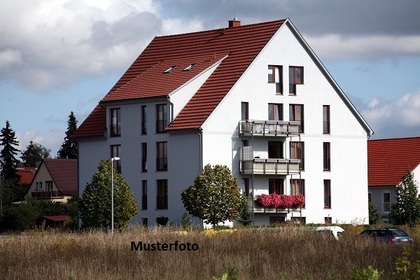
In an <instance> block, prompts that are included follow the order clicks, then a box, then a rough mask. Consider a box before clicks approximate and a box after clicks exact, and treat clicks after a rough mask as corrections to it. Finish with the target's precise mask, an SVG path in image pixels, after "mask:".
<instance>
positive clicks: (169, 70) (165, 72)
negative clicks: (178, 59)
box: [163, 65, 176, 74]
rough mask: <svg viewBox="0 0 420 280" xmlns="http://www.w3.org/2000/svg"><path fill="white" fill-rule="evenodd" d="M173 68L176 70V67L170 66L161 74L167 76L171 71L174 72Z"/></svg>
mask: <svg viewBox="0 0 420 280" xmlns="http://www.w3.org/2000/svg"><path fill="white" fill-rule="evenodd" d="M175 68H176V65H174V66H171V67H169V68H168V69H166V70H165V71H164V72H163V74H169V73H171V72H172V71H174V70H175Z"/></svg>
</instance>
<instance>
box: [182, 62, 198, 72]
mask: <svg viewBox="0 0 420 280" xmlns="http://www.w3.org/2000/svg"><path fill="white" fill-rule="evenodd" d="M195 66H197V63H192V64H190V65H188V66H187V67H186V68H185V69H184V71H190V70H191V69H193V68H194V67H195Z"/></svg>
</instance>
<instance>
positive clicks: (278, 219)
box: [269, 216, 286, 225]
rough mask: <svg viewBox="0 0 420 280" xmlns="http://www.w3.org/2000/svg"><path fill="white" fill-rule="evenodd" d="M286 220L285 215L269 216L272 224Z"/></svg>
mask: <svg viewBox="0 0 420 280" xmlns="http://www.w3.org/2000/svg"><path fill="white" fill-rule="evenodd" d="M285 222H286V217H285V216H270V217H269V223H270V225H275V224H282V223H285Z"/></svg>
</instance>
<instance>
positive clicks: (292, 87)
mask: <svg viewBox="0 0 420 280" xmlns="http://www.w3.org/2000/svg"><path fill="white" fill-rule="evenodd" d="M300 84H303V67H296V66H290V67H289V94H291V95H296V85H300Z"/></svg>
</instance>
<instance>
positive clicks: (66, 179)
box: [40, 159, 77, 195]
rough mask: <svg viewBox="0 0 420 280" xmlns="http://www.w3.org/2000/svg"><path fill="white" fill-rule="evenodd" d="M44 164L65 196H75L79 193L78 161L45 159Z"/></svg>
mask: <svg viewBox="0 0 420 280" xmlns="http://www.w3.org/2000/svg"><path fill="white" fill-rule="evenodd" d="M43 163H44V164H45V167H46V168H47V170H48V172H49V173H50V175H51V178H52V179H53V181H54V183H55V185H56V186H57V188H58V190H59V191H60V192H61V193H62V194H63V195H75V194H76V193H77V160H76V159H44V160H43ZM41 164H42V163H41ZM40 167H41V166H40Z"/></svg>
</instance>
